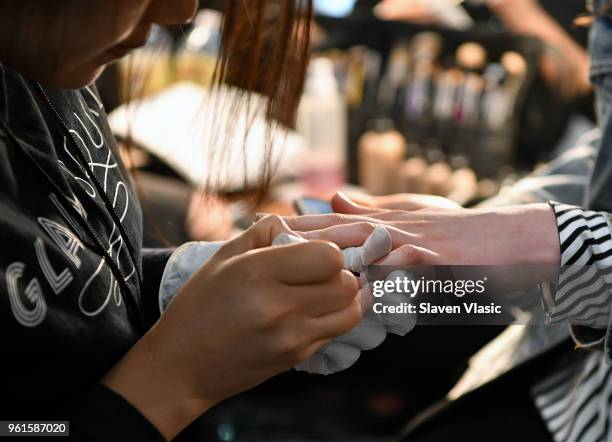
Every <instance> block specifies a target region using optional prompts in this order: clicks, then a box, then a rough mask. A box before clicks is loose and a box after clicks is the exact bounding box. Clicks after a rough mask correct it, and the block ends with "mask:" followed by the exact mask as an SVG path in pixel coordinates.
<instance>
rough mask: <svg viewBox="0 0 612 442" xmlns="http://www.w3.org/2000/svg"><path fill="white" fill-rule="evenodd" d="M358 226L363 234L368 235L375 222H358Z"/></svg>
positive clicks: (374, 226) (372, 229)
mask: <svg viewBox="0 0 612 442" xmlns="http://www.w3.org/2000/svg"><path fill="white" fill-rule="evenodd" d="M358 228H359V230H360V231H361V232H363V233H364V235H370V234H371V233H372V232H373V231H374V229H376V224H375V223H373V222H361V223H359V224H358Z"/></svg>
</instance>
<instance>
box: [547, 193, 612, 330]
mask: <svg viewBox="0 0 612 442" xmlns="http://www.w3.org/2000/svg"><path fill="white" fill-rule="evenodd" d="M550 205H551V207H552V209H553V210H554V212H555V215H556V217H557V226H558V229H559V243H560V246H561V268H560V272H559V279H558V284H557V285H556V287H554V288H553V289H552V290H551V291H550V292H549V296H550V299H549V302H546V296H545V302H544V304H545V306H546V309H547V315H548V319H549V321H550V322H551V323H559V322H563V321H569V322H570V323H571V324H572V325H580V326H588V327H595V328H605V327H606V326H607V325H608V323H609V317H610V307H611V305H612V236H611V234H610V232H611V228H610V215H609V214H607V213H603V212H594V211H590V210H583V209H581V208H579V207H575V206H568V205H564V204H558V203H552V202H551V203H550ZM544 294H545V295H546V291H545V292H544Z"/></svg>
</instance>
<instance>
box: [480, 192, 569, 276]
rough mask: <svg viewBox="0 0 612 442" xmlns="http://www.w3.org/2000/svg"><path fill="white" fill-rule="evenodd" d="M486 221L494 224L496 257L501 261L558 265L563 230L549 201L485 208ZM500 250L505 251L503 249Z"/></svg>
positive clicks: (509, 263) (502, 263)
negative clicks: (558, 224)
mask: <svg viewBox="0 0 612 442" xmlns="http://www.w3.org/2000/svg"><path fill="white" fill-rule="evenodd" d="M484 214H485V219H484V220H483V222H484V223H485V224H488V225H490V226H493V229H494V230H493V238H492V240H493V241H498V245H499V246H501V247H499V246H496V247H495V248H494V249H495V250H496V251H497V252H496V257H494V258H492V259H494V260H496V262H497V263H498V264H501V265H529V266H531V265H533V266H558V265H559V263H560V246H559V234H558V229H557V220H556V217H555V214H554V211H553V210H552V208H551V207H550V206H549V205H548V204H545V203H543V204H528V205H524V206H515V207H507V208H502V209H499V208H498V209H485V210H484ZM500 251H503V252H502V253H500Z"/></svg>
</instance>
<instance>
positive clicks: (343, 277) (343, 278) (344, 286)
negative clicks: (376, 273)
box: [338, 270, 359, 301]
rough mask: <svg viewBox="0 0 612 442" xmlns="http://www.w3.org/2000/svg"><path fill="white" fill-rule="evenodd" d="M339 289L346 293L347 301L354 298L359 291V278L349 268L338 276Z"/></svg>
mask: <svg viewBox="0 0 612 442" xmlns="http://www.w3.org/2000/svg"><path fill="white" fill-rule="evenodd" d="M338 284H339V291H340V293H342V294H344V295H346V298H347V301H350V300H352V299H353V298H354V297H355V296H356V295H357V292H358V291H359V280H358V279H357V277H356V276H355V275H353V274H352V273H351V272H349V271H347V270H343V271H342V272H341V273H340V275H339V277H338Z"/></svg>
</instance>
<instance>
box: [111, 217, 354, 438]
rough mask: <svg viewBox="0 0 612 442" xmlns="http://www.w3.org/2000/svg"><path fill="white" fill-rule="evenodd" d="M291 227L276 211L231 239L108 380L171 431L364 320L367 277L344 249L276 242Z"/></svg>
mask: <svg viewBox="0 0 612 442" xmlns="http://www.w3.org/2000/svg"><path fill="white" fill-rule="evenodd" d="M284 232H286V233H291V231H290V230H289V228H288V227H287V226H286V224H285V223H284V222H283V221H282V220H281V219H280V218H279V217H276V216H269V217H266V218H264V219H263V220H261V221H259V222H258V223H257V224H255V225H254V226H253V227H251V229H249V230H248V231H246V232H245V233H244V234H243V235H241V236H239V237H237V238H236V239H234V240H232V241H230V242H228V243H227V244H226V245H225V246H224V247H223V248H221V249H220V250H219V251H218V252H217V253H216V254H215V255H213V257H212V258H211V259H210V260H209V261H208V262H207V263H206V264H205V265H204V266H203V267H202V268H201V270H200V271H198V273H197V274H195V275H194V276H193V277H192V278H191V279H190V281H189V282H188V283H187V284H186V285H185V287H184V288H183V289H182V291H181V292H180V293H179V294H178V295H177V297H176V298H175V299H174V300H173V301H172V303H171V304H170V305H169V307H168V309H167V310H166V312H165V313H164V315H163V316H162V318H161V319H160V321H159V322H158V323H157V324H156V325H155V326H154V327H153V328H152V329H151V330H150V331H149V333H148V334H147V335H146V336H145V337H144V338H142V339H141V341H139V342H138V343H137V345H136V346H135V347H134V348H133V349H132V350H131V351H130V352H129V353H128V354H127V356H126V357H125V358H124V359H123V360H122V361H121V362H120V363H119V364H118V365H117V366H116V367H115V368H114V369H113V370H111V372H110V373H109V374H108V375H107V376H106V377H105V378H104V379H103V381H102V382H103V383H104V384H105V385H107V386H108V387H110V388H111V389H113V390H115V391H117V392H118V393H120V394H122V395H123V396H124V397H125V398H126V399H127V400H128V401H130V402H131V403H132V404H133V405H134V406H135V407H136V408H138V409H139V410H140V411H141V413H143V415H144V416H145V417H147V418H148V419H149V420H150V421H151V422H152V423H153V424H154V425H155V426H156V427H157V428H158V429H159V430H160V432H161V433H162V434H163V435H164V436H165V437H166V438H169V439H170V438H172V437H174V436H175V435H176V434H177V433H178V432H179V431H181V430H182V429H183V428H184V427H185V426H186V425H188V424H189V423H190V422H191V421H192V420H193V419H194V418H196V417H197V416H199V415H200V414H202V413H203V412H205V411H206V410H207V409H208V408H210V407H211V406H212V405H214V404H216V403H218V402H220V401H222V400H224V399H226V398H228V397H230V396H232V395H235V394H237V393H239V392H241V391H244V390H247V389H249V388H251V387H253V386H255V385H257V384H259V383H261V382H263V381H265V380H266V379H268V378H270V377H272V376H274V375H276V374H278V373H281V372H283V371H285V370H288V369H290V368H291V367H293V366H294V365H296V364H297V363H299V362H301V361H303V360H305V359H306V358H308V357H309V356H310V355H312V354H313V353H315V352H316V351H317V350H318V349H319V348H321V347H322V346H323V345H324V344H325V343H327V342H328V340H330V339H332V338H334V337H337V336H339V335H342V334H344V333H346V332H348V331H349V330H351V329H352V328H353V327H354V326H356V325H357V324H358V323H359V322H360V320H361V305H360V300H359V297H358V296H357V291H358V282H357V280H356V278H355V277H354V276H353V275H352V274H351V273H350V272H347V271H345V270H343V258H342V254H341V252H340V250H339V249H338V247H337V246H335V245H333V244H331V243H329V242H309V243H302V244H294V245H287V246H280V247H270V244H271V243H272V241H273V239H274V238H275V237H276V236H277V235H278V234H280V233H284Z"/></svg>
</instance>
